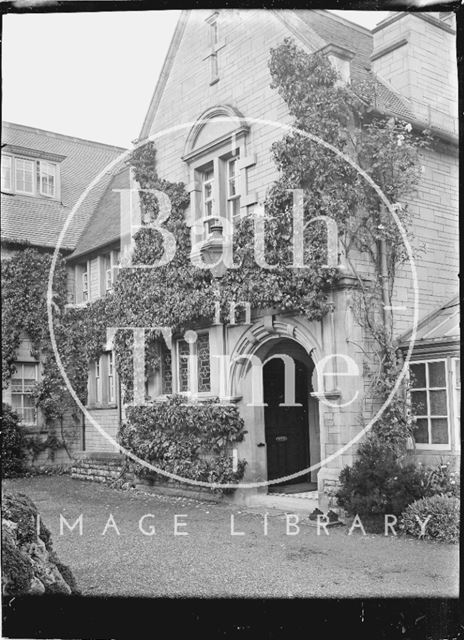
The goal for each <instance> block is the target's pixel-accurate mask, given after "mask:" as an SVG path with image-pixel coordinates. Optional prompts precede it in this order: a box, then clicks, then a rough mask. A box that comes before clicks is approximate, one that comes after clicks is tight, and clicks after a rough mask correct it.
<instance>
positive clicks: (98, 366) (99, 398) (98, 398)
mask: <svg viewBox="0 0 464 640" xmlns="http://www.w3.org/2000/svg"><path fill="white" fill-rule="evenodd" d="M101 360H102V356H100V357H99V358H97V360H95V404H96V405H101V404H102V403H103V394H102V390H103V389H102V377H101V374H102V361H101Z"/></svg>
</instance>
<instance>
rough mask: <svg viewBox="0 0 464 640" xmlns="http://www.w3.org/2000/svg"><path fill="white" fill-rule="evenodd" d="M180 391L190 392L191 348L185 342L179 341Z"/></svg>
mask: <svg viewBox="0 0 464 640" xmlns="http://www.w3.org/2000/svg"><path fill="white" fill-rule="evenodd" d="M178 349H179V391H181V392H182V391H188V390H189V359H190V358H189V355H190V347H189V345H188V343H187V342H186V341H185V340H179V342H178Z"/></svg>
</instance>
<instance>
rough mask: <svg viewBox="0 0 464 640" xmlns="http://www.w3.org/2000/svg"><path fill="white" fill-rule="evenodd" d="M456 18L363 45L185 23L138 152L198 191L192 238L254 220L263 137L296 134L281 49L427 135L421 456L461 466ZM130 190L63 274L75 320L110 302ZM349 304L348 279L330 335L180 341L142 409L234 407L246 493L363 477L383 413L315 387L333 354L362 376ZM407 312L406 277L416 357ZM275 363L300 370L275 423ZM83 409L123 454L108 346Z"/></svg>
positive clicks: (349, 28)
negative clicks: (257, 394)
mask: <svg viewBox="0 0 464 640" xmlns="http://www.w3.org/2000/svg"><path fill="white" fill-rule="evenodd" d="M453 18H454V16H453V15H452V14H448V13H446V14H432V13H407V12H396V13H392V14H391V15H390V16H388V17H387V18H386V19H385V20H383V21H382V22H380V23H379V24H378V25H377V26H376V27H375V29H373V30H372V31H369V30H368V29H365V28H363V27H361V26H359V25H355V24H353V23H351V22H349V21H347V20H345V19H343V18H341V17H339V16H338V15H335V14H332V13H330V12H328V11H319V10H311V11H287V10H281V11H277V10H276V11H274V10H266V11H262V10H260V11H256V10H247V11H238V10H218V11H209V10H204V11H203V10H195V11H183V12H182V14H181V17H180V19H179V22H178V25H177V27H176V30H175V33H174V36H173V39H172V42H171V45H170V48H169V50H168V53H167V56H166V60H165V63H164V66H163V68H162V72H161V74H160V77H159V80H158V83H157V86H156V88H155V92H154V94H153V97H152V100H151V103H150V105H149V108H148V111H147V115H146V118H145V121H144V123H143V126H142V129H141V132H140V135H139V141H143V140H146V139H148V138H149V137H152V136H156V140H155V144H156V148H157V171H158V174H159V175H160V176H161V177H163V178H166V179H168V180H171V181H182V182H184V183H185V184H186V185H188V191H189V193H190V207H189V208H188V211H187V216H186V224H188V225H189V226H192V224H193V223H198V221H200V226H201V225H203V230H204V231H203V238H204V239H208V237H210V236H211V235H214V233H215V229H214V224H213V221H214V219H215V216H218V215H220V216H221V217H228V216H229V217H230V218H231V219H233V218H234V216H241V215H250V214H252V213H253V211H254V210H255V209H256V207H258V206H259V205H260V203H261V202H262V200H263V198H264V196H265V193H266V189H267V188H268V186H269V185H270V184H272V182H273V181H274V180H275V179H276V177H277V170H276V167H275V164H274V162H273V159H272V156H271V152H270V148H271V145H272V143H273V142H274V141H276V140H278V139H280V138H281V137H282V134H283V131H282V129H281V128H279V126H278V125H273V124H270V123H280V124H283V125H286V124H290V123H291V118H290V116H289V113H288V110H287V107H286V105H285V103H284V101H283V100H282V98H281V97H280V96H279V95H278V93H277V91H276V90H275V89H271V87H270V84H271V82H270V74H269V69H268V60H269V52H270V49H271V48H272V47H275V46H277V45H279V44H280V43H282V41H283V40H284V38H286V37H289V36H291V37H292V38H293V39H294V40H295V41H296V43H297V44H298V46H300V47H302V48H303V49H304V50H305V51H306V52H309V53H315V52H322V53H325V54H326V55H327V56H328V57H329V59H330V61H331V62H332V63H333V64H334V65H335V66H336V68H337V70H338V71H339V73H340V75H341V77H342V79H343V80H344V81H346V82H349V81H350V80H351V79H363V78H367V77H368V76H371V77H372V76H373V77H375V79H376V83H377V87H378V96H377V104H376V112H377V113H378V115H379V116H393V117H397V118H400V119H402V120H405V121H406V122H409V123H411V126H413V127H416V128H419V129H421V128H425V127H428V128H430V129H431V130H432V132H433V134H434V136H435V143H434V145H433V147H432V148H431V149H430V150H428V151H427V152H425V153H424V156H423V160H422V161H423V174H422V180H421V182H420V185H419V187H418V190H417V194H416V196H415V197H414V199H413V200H411V202H410V203H409V204H410V210H411V212H412V214H413V228H412V233H413V235H414V238H415V239H416V240H417V242H418V244H421V243H422V244H425V246H426V250H425V252H423V253H420V254H419V255H418V257H417V258H416V269H417V276H418V288H419V318H420V324H419V327H418V333H417V337H416V342H415V346H414V351H413V354H412V358H411V367H412V369H413V372H414V374H415V378H416V386H415V388H414V390H413V402H414V399H416V400H417V401H420V404H421V406H422V407H423V408H424V409H423V413H422V414H421V415H420V416H419V418H418V420H419V421H418V425H419V428H418V430H417V432H416V449H415V455H417V456H418V457H419V458H420V459H421V460H423V461H424V462H426V463H428V462H436V461H438V460H439V459H440V458H449V459H453V460H454V459H456V458H457V456H458V455H459V451H460V444H459V443H460V436H459V429H460V426H459V403H460V401H459V397H460V381H459V380H460V378H459V330H458V298H457V289H458V279H457V276H458V214H457V187H458V179H457V172H458V140H457V77H456V57H455V27H454V24H453ZM130 185H131V177H130V175H129V174H128V172H127V171H121V172H119V173H117V174H116V175H114V177H113V182H112V183H111V184H107V185H106V187H105V190H104V192H103V194H102V196H101V199H100V200H99V203H98V205H97V206H96V208H95V210H94V212H93V214H92V215H91V216H90V217H89V219H88V222H87V225H86V227H85V228H83V230H82V233H81V234H80V236H79V238H78V239H77V240H76V242H75V244H74V246H73V252H72V253H70V255H69V258H68V265H69V273H70V281H71V282H72V283H73V284H72V286H71V291H72V292H73V293H72V296H73V301H74V303H75V304H83V303H87V302H89V301H90V302H91V301H92V300H95V299H96V298H98V297H99V296H101V295H104V294H105V293H106V291H108V290H109V289H111V285H112V277H113V276H112V274H113V273H114V270H113V269H112V267H113V266H114V265H117V264H118V260H119V253H118V252H119V251H120V249H121V247H120V241H119V237H120V201H119V194H118V192H117V191H115V190H118V189H127V188H128V187H129V186H130ZM445 255H446V260H444V256H445ZM352 288H353V283H352V281H351V280H350V279H349V278H342V279H341V280H340V283H339V284H338V286H337V287H336V288H335V289H334V290H333V291H332V292H331V303H332V304H331V308H332V311H331V312H330V313H329V314H327V315H326V316H325V317H324V318H323V319H322V320H321V321H309V320H308V319H307V318H305V317H303V316H302V315H296V314H294V313H291V312H286V313H282V311H281V310H279V309H261V310H260V309H251V310H250V312H251V314H250V315H251V317H250V318H245V320H246V322H241V323H239V322H235V319H233V320H232V321H231V322H230V323H229V324H226V325H223V324H214V325H212V326H210V327H208V328H202V329H201V330H198V332H197V340H196V343H195V344H188V343H187V342H186V340H185V338H184V337H183V336H181V335H175V336H173V340H172V345H171V347H170V349H169V352H168V353H167V355H166V357H165V358H164V360H163V362H162V366H161V367H160V369H159V370H157V371H154V372H153V375H152V377H151V378H150V380H149V382H148V386H147V392H148V394H149V395H150V396H151V397H153V398H154V397H161V396H163V395H164V394H167V393H172V392H174V393H186V394H192V395H194V396H195V397H197V398H198V399H200V400H201V399H202V398H208V397H213V396H214V397H216V396H219V397H220V398H221V400H222V401H224V402H233V403H236V404H237V406H238V407H239V410H240V413H241V415H242V416H243V418H244V420H245V424H246V429H247V435H246V438H245V440H244V442H242V443H241V444H240V445H239V447H238V448H239V451H238V454H239V456H240V457H241V458H244V459H246V460H247V468H246V476H245V480H247V481H250V482H254V481H257V480H259V481H267V480H273V479H274V480H275V479H278V478H282V477H285V476H289V475H292V474H295V473H297V472H299V471H301V470H304V469H306V468H309V467H311V468H312V469H311V470H310V471H309V472H308V473H306V474H304V475H303V476H299V477H295V478H292V479H290V480H289V481H287V482H282V483H277V487H275V488H276V489H277V491H279V492H283V493H286V492H295V491H308V490H314V489H316V488H317V490H318V492H319V495H322V494H323V493H324V491H326V490H327V488H329V487H330V486H331V485H333V484H334V483H336V481H337V479H338V475H339V472H340V470H341V468H342V467H343V466H344V465H346V464H350V463H352V461H353V455H354V454H355V449H356V447H355V446H350V442H351V440H352V439H353V438H354V437H355V436H356V435H357V434H358V433H359V432H360V429H361V426H360V416H364V417H365V418H366V419H368V418H369V416H370V415H372V412H373V408H372V407H369V406H368V403H367V399H366V398H365V397H364V393H363V392H364V381H363V379H362V376H358V377H353V376H347V375H346V372H345V370H344V369H343V368H341V365H340V366H338V371H337V367H333V369H332V370H331V376H329V377H328V378H325V379H323V380H322V382H321V380H320V379H318V376H316V374H315V370H316V367H317V364H318V363H320V362H322V361H324V359H325V358H327V356H330V354H334V353H337V354H341V356H342V358H343V356H346V357H347V358H348V357H349V358H351V359H352V361H354V362H356V363H357V365H358V370H359V371H362V370H363V355H362V348H360V347H359V345H360V344H361V346H362V343H363V340H364V336H363V334H362V331H361V329H360V328H359V327H358V326H357V324H356V323H355V322H354V319H353V313H352V308H351V306H352ZM413 299H414V290H413V282H412V278H411V274H410V272H409V271H408V270H407V269H405V270H404V272H401V273H400V274H399V275H398V277H397V279H396V286H395V291H394V323H395V324H394V329H395V335H396V337H397V339H398V341H399V343H400V344H401V345H402V346H403V347H404V348H405V349H407V347H408V345H409V340H410V339H411V317H412V311H411V309H412V304H413ZM237 302H239V301H237ZM192 329H195V327H192ZM188 354H190V355H192V354H193V355H196V356H197V370H196V371H192V370H189V369H188V365H187V364H186V359H185V355H188ZM277 354H279V355H281V354H283V355H285V356H287V357H289V358H290V359H291V360H292V361H293V363H294V364H295V370H296V383H295V390H294V391H295V398H296V401H297V402H299V403H300V406H298V407H280V406H279V400H280V399H281V398H282V397H283V395H284V376H283V364H282V362H281V361H279V359H277V358H275V357H274V358H273V356H276V355H277ZM224 355H230V356H231V358H232V360H233V361H235V362H236V364H235V366H234V367H233V368H232V371H231V375H230V377H229V378H228V385H227V386H226V388H222V387H221V386H220V380H221V375H220V374H221V372H220V370H219V366H220V365H219V363H220V362H221V358H218V357H216V356H224ZM253 356H254V357H257V358H259V360H260V361H261V362H262V363H265V364H264V366H263V369H262V376H261V379H260V381H258V384H260V385H262V392H263V399H264V403H266V404H267V406H257V403H255V402H254V401H253V400H254V396H253V393H254V387H253V380H252V373H253V368H250V367H249V366H247V364H246V362H247V358H248V359H250V358H251V357H253ZM344 374H345V375H344ZM414 394H416V395H415V396H414ZM353 398H354V400H353ZM88 403H89V406H88V411H89V414H90V415H91V416H92V418H94V419H95V420H97V421H98V423H99V424H100V425H101V426H102V427H103V428H104V429H105V431H106V432H107V433H108V434H109V435H111V436H112V437H113V438H114V439H115V440H116V438H117V432H118V428H119V425H120V422H121V420H122V419H123V414H124V407H123V406H122V403H121V394H120V389H119V385H118V382H117V376H116V373H115V368H114V359H113V354H112V351H111V345H108V348H107V351H106V352H105V354H104V355H103V356H102V358H101V359H100V361H99V362H96V363H94V365H93V366H92V368H91V370H90V371H89V398H88ZM84 432H85V447H83V449H84V451H85V452H87V454H95V455H98V454H106V455H110V454H111V453H116V452H117V448H116V447H115V446H114V445H112V444H111V443H110V442H109V441H108V440H106V439H105V438H103V437H102V436H101V435H100V434H99V433H97V432H96V431H95V429H94V428H93V427H92V426H91V425H89V424H88V421H87V422H86V426H85V428H84ZM326 459H328V461H327V462H324V461H325V460H326ZM321 463H322V464H321ZM267 491H268V488H267V487H265V488H262V489H260V490H259V492H260V493H266V492H267Z"/></svg>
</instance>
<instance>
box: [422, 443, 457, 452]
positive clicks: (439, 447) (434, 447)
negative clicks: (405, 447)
mask: <svg viewBox="0 0 464 640" xmlns="http://www.w3.org/2000/svg"><path fill="white" fill-rule="evenodd" d="M413 450H414V449H413ZM415 450H416V451H418V452H420V453H434V452H435V451H449V452H451V451H453V449H452V447H451V445H450V444H418V443H416V446H415Z"/></svg>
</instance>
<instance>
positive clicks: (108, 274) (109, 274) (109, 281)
mask: <svg viewBox="0 0 464 640" xmlns="http://www.w3.org/2000/svg"><path fill="white" fill-rule="evenodd" d="M103 259H104V261H105V291H111V289H112V288H113V268H112V267H113V265H112V264H111V253H108V254H106V256H104V258H103Z"/></svg>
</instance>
